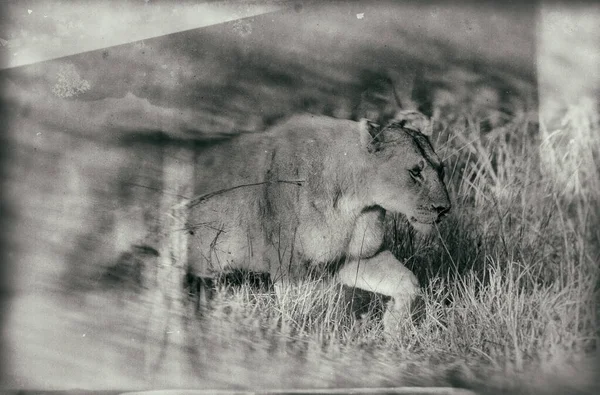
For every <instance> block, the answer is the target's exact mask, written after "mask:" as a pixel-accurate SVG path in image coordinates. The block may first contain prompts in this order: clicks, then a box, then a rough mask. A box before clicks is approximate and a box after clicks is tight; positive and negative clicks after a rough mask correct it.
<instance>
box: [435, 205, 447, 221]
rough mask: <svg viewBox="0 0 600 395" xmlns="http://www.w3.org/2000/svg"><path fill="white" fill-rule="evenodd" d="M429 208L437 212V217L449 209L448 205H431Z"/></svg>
mask: <svg viewBox="0 0 600 395" xmlns="http://www.w3.org/2000/svg"><path fill="white" fill-rule="evenodd" d="M431 208H432V209H433V210H434V211H435V212H436V213H437V214H438V218H441V217H443V216H444V215H446V214H448V212H449V211H450V205H439V206H438V205H433V206H431Z"/></svg>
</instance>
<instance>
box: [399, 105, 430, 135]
mask: <svg viewBox="0 0 600 395" xmlns="http://www.w3.org/2000/svg"><path fill="white" fill-rule="evenodd" d="M394 121H395V122H401V125H402V127H403V128H407V129H412V130H415V131H417V132H420V133H421V134H423V135H425V136H427V137H431V134H432V125H431V120H430V119H429V117H427V116H426V115H424V114H423V113H421V112H419V111H416V110H400V111H398V112H397V113H396V116H395V117H394Z"/></svg>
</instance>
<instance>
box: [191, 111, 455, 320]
mask: <svg viewBox="0 0 600 395" xmlns="http://www.w3.org/2000/svg"><path fill="white" fill-rule="evenodd" d="M427 125H428V120H427V118H426V117H425V116H424V115H422V114H420V113H418V112H410V111H408V112H402V113H400V116H399V118H398V119H396V120H394V121H392V122H391V123H390V124H389V125H387V126H385V127H383V128H381V127H379V126H378V125H376V124H374V123H372V122H370V121H368V120H361V121H360V122H354V121H346V120H339V119H333V118H328V117H323V116H314V115H299V116H294V117H292V118H291V119H289V120H287V121H286V122H284V123H282V124H280V125H278V126H275V127H273V128H272V129H271V130H270V131H268V132H265V133H260V134H247V135H242V136H239V137H237V138H235V139H234V140H232V141H229V142H227V143H225V144H217V145H215V146H213V147H211V148H208V149H207V150H206V151H202V152H201V153H200V154H199V155H198V156H197V162H196V164H195V166H194V167H195V171H196V174H195V176H194V185H195V192H196V194H197V195H198V196H199V197H198V198H196V199H194V200H192V201H190V202H189V203H188V210H189V211H188V213H187V215H188V224H187V229H188V230H189V239H188V262H189V265H190V270H191V272H192V273H193V274H195V275H198V276H210V275H211V274H214V273H215V272H223V271H226V270H228V269H234V268H241V269H248V270H251V271H255V272H268V273H270V275H271V278H272V280H273V281H274V282H275V283H276V284H278V283H279V284H281V283H285V282H286V281H288V280H289V279H290V278H291V277H292V276H294V275H300V274H302V273H301V272H302V268H303V267H304V265H305V264H322V263H327V262H333V261H338V262H342V265H341V268H340V269H339V271H338V272H337V276H338V278H339V280H340V281H341V282H342V283H344V284H347V285H350V286H354V287H358V288H361V289H364V290H367V291H372V292H377V293H380V294H384V295H388V296H391V297H392V301H390V304H389V305H388V306H387V309H386V312H385V314H384V325H385V326H389V325H392V324H393V322H394V321H395V320H397V319H403V318H405V317H406V316H407V313H408V311H409V309H408V308H409V306H410V305H411V302H412V301H413V300H414V299H415V297H416V295H417V292H418V282H417V279H416V277H415V275H414V274H412V273H411V272H410V271H409V270H408V269H407V268H406V267H405V266H403V265H402V263H401V262H399V261H398V260H397V259H396V258H394V256H393V255H392V253H391V252H390V251H386V250H382V244H383V239H384V217H385V213H386V211H389V212H391V213H402V214H404V215H406V216H407V218H408V219H409V221H410V223H411V224H413V225H414V226H415V227H416V228H417V229H421V230H422V229H423V228H427V227H430V226H431V225H432V224H433V223H435V222H436V221H438V220H439V219H440V218H441V216H442V215H444V214H445V213H447V212H448V210H449V209H450V200H449V197H448V193H447V190H446V186H445V184H444V181H443V176H444V168H443V164H442V162H441V161H440V159H439V158H438V156H437V155H436V153H435V152H434V150H433V148H432V146H431V144H430V142H429V139H428V137H427V135H426V129H427ZM217 191H218V192H217ZM207 192H217V193H209V194H208V195H207Z"/></svg>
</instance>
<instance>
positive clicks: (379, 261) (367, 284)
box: [338, 251, 420, 332]
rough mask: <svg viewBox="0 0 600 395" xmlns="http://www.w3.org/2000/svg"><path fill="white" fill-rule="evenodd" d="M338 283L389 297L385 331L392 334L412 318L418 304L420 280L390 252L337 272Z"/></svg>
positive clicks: (352, 264)
mask: <svg viewBox="0 0 600 395" xmlns="http://www.w3.org/2000/svg"><path fill="white" fill-rule="evenodd" d="M338 278H339V280H340V281H341V282H342V283H343V284H346V285H348V286H351V287H357V288H360V289H363V290H365V291H370V292H376V293H380V294H383V295H387V296H390V297H391V298H392V300H391V301H390V302H389V303H388V305H387V307H386V311H385V313H384V316H383V325H384V328H385V330H386V331H388V332H393V331H394V330H395V329H396V328H397V327H398V326H399V325H402V323H404V322H406V320H408V319H411V318H412V313H414V312H415V311H414V308H415V307H416V305H417V304H418V302H419V299H418V296H419V293H420V292H419V290H420V288H419V282H418V280H417V277H416V276H415V275H414V274H413V273H412V272H411V271H410V270H408V269H407V268H406V266H404V265H403V264H402V263H401V262H400V261H398V260H397V259H396V258H395V257H394V256H393V255H392V253H391V252H390V251H382V252H380V253H379V254H377V255H375V256H373V257H371V258H367V259H360V260H358V259H356V260H351V261H349V262H347V263H346V264H344V266H343V267H342V268H341V269H340V270H339V272H338Z"/></svg>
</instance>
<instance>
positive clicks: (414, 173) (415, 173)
mask: <svg viewBox="0 0 600 395" xmlns="http://www.w3.org/2000/svg"><path fill="white" fill-rule="evenodd" d="M408 172H409V173H410V176H411V177H412V178H417V179H420V178H421V168H420V167H418V166H417V167H413V168H412V169H410V170H409V171H408Z"/></svg>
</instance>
